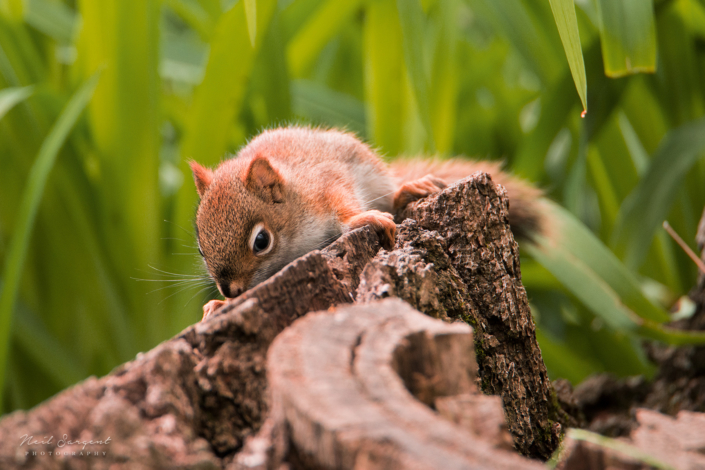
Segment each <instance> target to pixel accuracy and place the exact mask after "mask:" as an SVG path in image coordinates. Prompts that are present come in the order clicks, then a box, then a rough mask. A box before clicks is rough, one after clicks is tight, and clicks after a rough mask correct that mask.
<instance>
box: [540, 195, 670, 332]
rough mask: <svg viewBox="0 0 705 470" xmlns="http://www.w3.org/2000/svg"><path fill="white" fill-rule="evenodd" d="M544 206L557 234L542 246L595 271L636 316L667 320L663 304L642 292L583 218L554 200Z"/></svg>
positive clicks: (621, 302)
mask: <svg viewBox="0 0 705 470" xmlns="http://www.w3.org/2000/svg"><path fill="white" fill-rule="evenodd" d="M546 208H547V209H546V212H547V216H548V217H549V218H550V220H551V221H552V223H554V224H556V227H557V229H556V233H557V234H560V235H557V236H556V237H555V239H554V240H551V241H550V242H549V241H548V240H546V241H545V242H544V244H543V245H542V247H543V248H544V249H547V250H551V249H557V250H564V251H565V252H566V253H567V255H569V256H570V257H571V258H572V259H575V260H576V261H579V262H580V263H581V264H584V267H585V269H587V270H589V271H590V272H591V273H594V274H595V275H596V276H597V277H598V278H600V279H601V280H602V281H603V282H604V283H605V284H606V285H607V286H609V290H610V291H613V292H615V293H616V295H617V296H618V297H619V302H620V304H624V305H625V306H626V307H628V308H629V309H631V310H632V311H633V312H634V313H636V314H637V315H638V316H639V317H641V318H643V319H646V320H652V321H655V322H658V323H663V322H667V321H669V320H670V316H669V315H668V313H667V312H666V311H665V310H664V309H663V308H661V307H658V306H656V305H654V304H653V303H652V302H651V301H650V300H649V299H647V298H646V297H645V296H644V294H643V293H642V291H641V289H640V287H639V283H638V281H637V280H636V278H635V277H634V275H633V274H632V273H631V272H630V271H629V270H628V269H627V267H626V266H625V265H624V264H623V263H622V262H621V261H620V260H619V259H618V258H617V257H616V256H615V255H614V254H613V253H612V252H611V251H610V250H609V249H608V248H607V247H606V246H605V245H604V244H603V243H602V242H601V241H600V240H599V239H598V238H597V237H596V236H595V235H593V233H592V232H591V231H590V230H589V229H588V228H587V227H586V226H585V225H584V224H583V223H582V222H580V221H579V220H578V219H576V218H575V216H574V215H573V214H571V213H570V212H568V211H567V210H566V209H564V208H562V207H560V206H559V205H557V204H554V203H550V202H546ZM564 262H569V261H568V260H565V261H564ZM549 270H550V269H549ZM554 275H555V273H554ZM556 277H557V278H558V279H562V278H561V277H560V276H556ZM577 288H579V285H578V286H577ZM576 295H577V294H576Z"/></svg>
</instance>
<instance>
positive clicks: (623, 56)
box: [597, 0, 656, 77]
mask: <svg viewBox="0 0 705 470" xmlns="http://www.w3.org/2000/svg"><path fill="white" fill-rule="evenodd" d="M597 12H598V15H599V18H600V39H601V40H602V55H603V57H604V64H605V73H606V74H607V76H609V77H622V76H624V75H627V74H631V73H640V72H654V71H655V70H656V26H655V22H654V6H653V0H597Z"/></svg>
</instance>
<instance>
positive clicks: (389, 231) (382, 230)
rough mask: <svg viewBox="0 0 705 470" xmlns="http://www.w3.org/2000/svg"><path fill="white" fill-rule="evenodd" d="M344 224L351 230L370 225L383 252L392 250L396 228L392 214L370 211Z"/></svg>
mask: <svg viewBox="0 0 705 470" xmlns="http://www.w3.org/2000/svg"><path fill="white" fill-rule="evenodd" d="M346 223H347V224H348V226H349V227H350V229H351V230H352V229H356V228H360V227H364V226H365V225H370V226H371V227H372V228H374V229H375V231H376V232H377V236H379V242H380V244H381V245H382V247H384V249H385V250H391V249H393V248H394V239H395V237H396V233H397V226H396V224H395V223H394V216H393V215H392V214H389V213H387V212H381V211H378V210H370V211H366V212H363V213H361V214H358V215H356V216H353V217H351V218H350V219H348V220H347V221H346Z"/></svg>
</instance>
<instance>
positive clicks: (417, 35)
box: [397, 0, 436, 153]
mask: <svg viewBox="0 0 705 470" xmlns="http://www.w3.org/2000/svg"><path fill="white" fill-rule="evenodd" d="M397 10H399V21H400V23H401V31H402V37H403V45H404V62H405V63H406V69H407V71H408V73H409V79H410V81H411V89H412V91H413V94H414V98H416V106H417V107H418V110H419V117H420V118H421V122H422V123H423V126H424V129H425V131H426V135H427V139H428V147H429V151H430V152H431V153H433V152H435V151H436V145H435V140H434V136H433V126H431V103H430V97H429V85H428V78H427V76H426V61H425V54H424V44H423V38H424V20H425V18H424V12H423V9H422V8H421V3H420V1H419V0H397Z"/></svg>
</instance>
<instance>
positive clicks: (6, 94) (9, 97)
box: [0, 86, 34, 119]
mask: <svg viewBox="0 0 705 470" xmlns="http://www.w3.org/2000/svg"><path fill="white" fill-rule="evenodd" d="M33 91H34V87H31V86H27V87H21V88H19V87H13V88H5V89H4V90H0V119H2V118H3V116H4V115H5V114H6V113H7V112H8V111H9V110H11V109H12V108H13V107H14V106H15V105H16V104H17V103H20V102H22V101H24V100H26V99H27V98H29V97H30V96H31V95H32V92H33Z"/></svg>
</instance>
